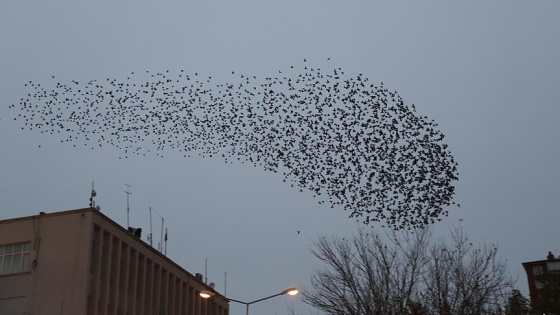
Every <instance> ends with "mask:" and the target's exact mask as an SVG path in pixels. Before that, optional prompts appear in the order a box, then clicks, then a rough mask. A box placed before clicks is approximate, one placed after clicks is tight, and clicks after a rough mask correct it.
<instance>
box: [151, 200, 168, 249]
mask: <svg viewBox="0 0 560 315" xmlns="http://www.w3.org/2000/svg"><path fill="white" fill-rule="evenodd" d="M154 212H155V213H156V214H157V215H158V217H160V218H161V239H160V242H159V243H158V251H159V252H160V253H163V246H164V245H163V242H164V238H163V229H164V226H165V219H164V218H163V217H162V216H161V214H160V213H159V212H157V211H156V210H155V209H154ZM152 238H153V234H152V207H150V245H152ZM165 242H166V243H167V229H166V231H165ZM165 251H166V252H167V244H166V250H165Z"/></svg>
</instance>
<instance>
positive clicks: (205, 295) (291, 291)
mask: <svg viewBox="0 0 560 315" xmlns="http://www.w3.org/2000/svg"><path fill="white" fill-rule="evenodd" d="M298 292H299V290H298V289H297V288H289V289H286V290H284V291H282V292H280V293H276V294H273V295H271V296H267V297H264V298H261V299H258V300H254V301H251V302H243V301H239V300H235V299H230V298H227V300H228V301H231V302H236V303H240V304H245V315H249V305H251V304H254V303H257V302H260V301H264V300H268V299H270V298H273V297H276V296H279V295H284V294H289V295H296V294H298ZM212 295H213V294H209V292H207V291H202V292H200V296H201V297H203V298H205V299H207V298H209V297H211V296H212Z"/></svg>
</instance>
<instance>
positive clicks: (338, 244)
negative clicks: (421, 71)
mask: <svg viewBox="0 0 560 315" xmlns="http://www.w3.org/2000/svg"><path fill="white" fill-rule="evenodd" d="M310 250H311V252H312V253H313V255H314V256H315V257H317V258H318V259H320V260H321V261H322V262H323V263H324V264H325V266H324V267H323V268H321V269H316V270H315V272H314V274H313V275H312V277H311V287H310V288H309V289H308V290H305V291H304V292H303V300H304V302H306V303H307V304H309V305H312V306H314V307H316V308H318V309H320V310H321V311H323V312H324V313H326V314H330V315H343V314H344V315H377V314H380V315H381V314H383V315H391V314H395V315H396V314H399V315H402V314H442V315H443V314H453V315H455V314H470V315H475V314H491V313H492V312H493V311H495V310H496V309H497V308H496V307H498V308H501V307H502V306H503V304H500V303H503V302H504V301H505V300H504V298H505V296H504V293H506V290H507V289H508V288H509V287H510V285H511V284H512V283H513V281H512V280H511V279H509V278H508V277H507V275H506V271H505V264H504V263H503V262H501V261H500V260H499V259H498V257H497V247H496V246H485V245H483V246H481V247H480V248H477V247H475V246H474V245H472V244H471V243H469V242H468V239H467V238H466V236H464V234H463V233H462V230H461V229H460V228H454V229H452V230H451V237H450V238H449V240H440V241H437V242H436V241H433V233H432V230H431V229H429V228H425V229H417V230H413V231H408V232H395V231H390V232H386V233H383V234H380V233H376V232H374V231H373V230H367V233H366V230H363V229H362V230H360V231H358V233H357V234H355V235H354V236H352V238H351V239H345V238H336V237H326V236H322V237H319V238H318V239H317V240H316V241H314V242H313V244H312V246H311V248H310Z"/></svg>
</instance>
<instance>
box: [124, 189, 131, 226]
mask: <svg viewBox="0 0 560 315" xmlns="http://www.w3.org/2000/svg"><path fill="white" fill-rule="evenodd" d="M124 185H125V186H126V191H125V192H124V193H125V194H126V227H127V228H129V227H130V203H129V196H130V195H132V193H131V192H130V187H132V186H130V185H129V184H124Z"/></svg>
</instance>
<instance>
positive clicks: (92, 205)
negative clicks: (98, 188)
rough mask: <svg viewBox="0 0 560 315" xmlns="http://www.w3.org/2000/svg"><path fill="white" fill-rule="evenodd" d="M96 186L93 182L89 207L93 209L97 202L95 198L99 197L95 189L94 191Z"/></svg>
mask: <svg viewBox="0 0 560 315" xmlns="http://www.w3.org/2000/svg"><path fill="white" fill-rule="evenodd" d="M94 184H95V182H94V181H92V182H91V195H90V197H89V206H90V207H91V208H94V207H95V200H93V198H95V196H97V193H96V192H95V189H94Z"/></svg>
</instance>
